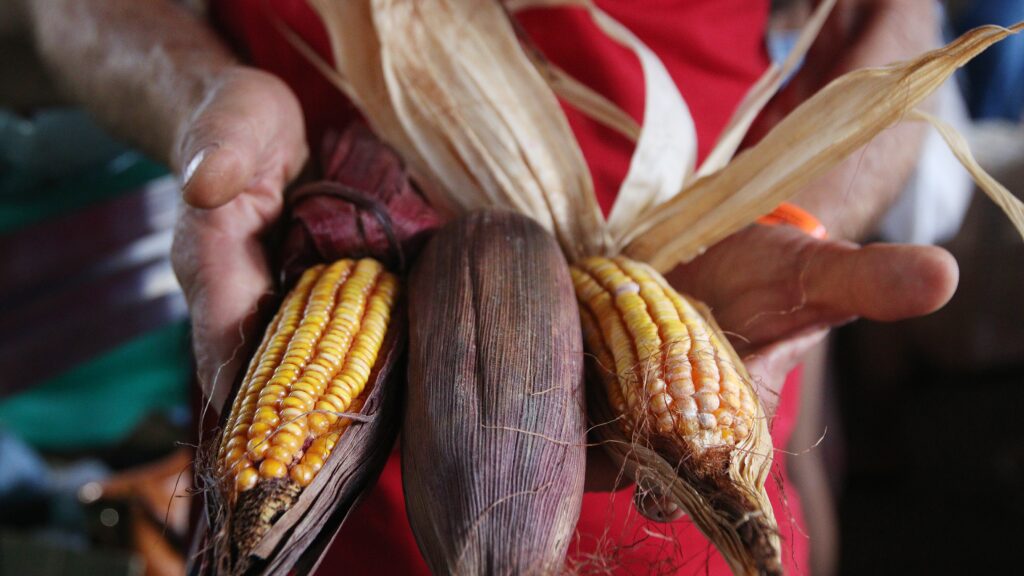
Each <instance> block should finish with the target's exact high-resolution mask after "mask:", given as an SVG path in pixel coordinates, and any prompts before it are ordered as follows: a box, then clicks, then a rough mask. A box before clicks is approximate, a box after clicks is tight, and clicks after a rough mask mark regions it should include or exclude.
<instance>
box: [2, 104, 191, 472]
mask: <svg viewBox="0 0 1024 576" xmlns="http://www.w3.org/2000/svg"><path fill="white" fill-rule="evenodd" d="M166 174H167V169H166V168H164V167H163V166H161V165H159V164H157V163H155V162H153V161H152V160H149V159H147V158H146V157H145V156H143V155H142V154H140V153H138V152H135V151H132V150H130V149H128V148H126V147H125V146H124V145H123V144H121V143H119V142H117V141H115V140H113V139H111V138H110V137H109V136H107V135H106V134H104V133H103V131H102V130H100V129H99V128H98V127H97V126H96V125H95V124H94V123H93V122H92V120H91V119H90V118H89V117H88V115H87V114H86V113H85V112H83V111H81V110H76V109H46V110H40V111H37V112H36V113H34V114H33V115H32V116H31V117H22V116H18V115H16V114H13V113H12V112H11V111H8V110H4V109H0V234H6V233H12V232H14V231H15V230H17V229H19V228H23V227H26V226H30V225H32V224H36V223H38V222H40V221H43V220H46V219H50V218H57V217H60V216H62V215H65V214H68V213H71V212H74V211H76V210H85V209H88V208H89V207H90V206H92V205H94V204H97V203H100V202H103V201H105V200H110V199H113V198H115V197H118V196H122V195H125V194H130V193H132V192H135V191H137V190H138V189H139V188H140V187H141V186H143V185H145V184H146V183H148V182H151V181H153V180H155V179H157V178H159V177H162V176H164V175H166ZM191 370H192V364H191V360H190V351H189V328H188V323H187V322H186V321H179V322H176V323H174V324H170V325H167V326H164V327H163V328H161V329H158V330H155V331H152V332H149V333H147V334H143V335H141V336H139V337H137V338H135V339H133V340H130V341H128V342H126V343H124V344H122V345H120V346H118V347H117V348H114V349H112V350H110V351H108V352H106V353H104V354H103V355H101V356H98V357H96V358H93V359H92V360H90V361H88V362H85V363H83V364H80V365H78V366H76V367H74V368H72V369H71V370H68V371H67V372H65V373H63V374H61V375H60V376H57V377H55V378H52V379H50V380H48V381H46V382H43V383H41V384H39V385H36V386H33V387H32V388H31V389H29V390H26V391H23V392H21V393H19V394H16V395H14V396H11V397H8V398H2V399H0V428H3V429H4V430H5V431H7V432H11V433H14V434H16V435H18V436H19V437H21V438H22V439H23V440H24V441H25V442H27V443H28V444H30V445H32V446H33V447H35V448H40V449H44V450H46V449H48V450H57V451H70V450H75V449H82V448H86V449H88V448H97V447H103V446H109V445H112V444H116V443H118V442H120V441H122V440H124V439H125V437H126V436H127V435H128V434H130V433H131V432H132V431H133V430H135V429H136V427H137V426H138V425H139V424H140V423H141V422H142V420H143V418H145V417H146V416H147V415H149V414H152V413H153V412H154V411H157V412H159V411H166V410H169V409H172V408H181V407H183V406H186V405H187V394H188V383H189V381H190V379H191ZM0 465H2V463H0Z"/></svg>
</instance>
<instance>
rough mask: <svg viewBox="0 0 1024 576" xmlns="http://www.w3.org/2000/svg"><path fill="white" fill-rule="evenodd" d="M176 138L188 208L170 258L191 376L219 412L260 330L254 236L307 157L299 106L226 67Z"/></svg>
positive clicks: (260, 263)
mask: <svg viewBox="0 0 1024 576" xmlns="http://www.w3.org/2000/svg"><path fill="white" fill-rule="evenodd" d="M178 142H179V144H178V146H177V154H176V155H177V162H176V163H177V165H178V167H179V171H180V173H181V175H182V181H183V183H184V184H183V189H184V190H183V193H184V198H185V202H186V204H187V205H186V206H185V208H184V209H183V212H182V213H181V216H180V218H179V220H178V224H177V227H176V229H175V234H174V247H173V249H172V260H173V264H174V271H175V273H176V274H177V276H178V281H179V282H180V283H181V285H182V288H183V289H184V291H185V297H186V299H187V300H188V305H189V310H190V313H191V317H192V330H193V346H194V349H195V356H196V363H197V369H198V375H199V381H200V384H201V386H202V389H203V392H204V393H205V394H206V396H207V398H208V399H209V402H210V404H209V405H210V406H211V407H212V408H214V409H215V410H218V411H219V410H220V409H221V408H222V407H223V406H224V404H225V402H226V400H227V397H228V394H229V392H230V391H231V386H232V385H233V383H234V381H235V377H236V375H237V373H238V371H239V369H240V368H241V367H242V366H244V363H245V360H246V357H245V352H247V349H249V348H251V347H252V344H253V341H254V340H255V339H256V338H258V337H259V334H258V333H257V332H256V331H255V330H256V329H257V326H256V322H255V320H256V319H257V314H256V311H257V307H258V304H259V301H260V299H261V297H263V296H265V295H268V294H269V293H270V291H271V287H272V283H271V277H270V270H269V267H268V264H267V260H266V254H265V252H264V248H263V245H262V242H261V237H262V235H263V234H264V233H265V231H266V230H267V229H268V227H269V226H271V225H272V224H273V223H274V222H275V221H276V220H277V219H278V216H279V215H280V213H281V206H282V191H283V189H284V187H285V186H286V185H287V184H288V182H290V181H291V180H292V179H293V178H295V176H296V175H297V174H298V173H299V171H300V170H301V169H302V166H303V164H304V163H305V161H306V158H307V156H308V150H307V147H306V140H305V129H304V123H303V117H302V111H301V109H300V107H299V103H298V101H297V100H296V98H295V96H294V95H293V94H292V92H291V91H290V90H289V89H288V87H287V86H286V85H285V84H284V83H283V82H282V81H281V80H279V79H278V78H276V77H274V76H272V75H270V74H267V73H265V72H260V71H257V70H254V69H249V68H243V67H232V68H230V69H228V70H227V71H226V72H225V73H222V74H221V75H220V77H219V79H218V81H217V82H214V83H213V87H212V88H211V89H210V90H209V92H208V94H206V95H205V98H204V99H203V102H202V104H201V105H200V106H199V107H198V109H197V110H196V111H195V113H194V114H193V115H192V116H191V118H190V119H189V120H188V121H187V122H185V125H184V126H183V127H182V129H181V132H180V136H179V138H178Z"/></svg>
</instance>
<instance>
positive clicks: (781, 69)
mask: <svg viewBox="0 0 1024 576" xmlns="http://www.w3.org/2000/svg"><path fill="white" fill-rule="evenodd" d="M835 5H836V0H825V1H824V2H821V3H820V4H818V7H817V8H815V9H814V14H812V15H811V18H810V20H808V21H807V24H806V25H805V26H804V28H803V30H801V31H800V37H799V38H797V41H796V44H795V45H794V46H793V48H792V50H790V52H789V54H787V55H786V60H785V61H783V63H782V64H781V65H779V64H776V63H774V62H772V64H771V65H769V66H768V70H765V72H764V74H762V75H761V78H759V79H758V80H757V82H756V83H755V84H754V85H753V86H751V87H750V90H748V91H747V94H746V95H745V96H744V97H743V100H742V101H741V102H740V104H739V106H737V107H736V110H735V111H733V113H732V117H731V118H729V123H728V124H726V125H725V128H724V129H723V130H722V133H721V134H720V135H719V136H718V141H717V142H715V147H714V148H712V149H711V152H709V153H708V155H707V157H706V158H705V159H704V162H703V163H701V165H700V170H698V171H697V177H698V178H700V177H702V176H707V175H708V174H711V173H713V172H717V171H719V170H721V169H722V168H725V165H726V164H728V163H729V161H730V160H732V157H733V155H734V154H736V151H737V150H739V148H740V145H741V144H743V138H744V137H745V136H746V135H747V132H748V131H749V130H750V126H751V125H753V123H754V120H756V119H757V115H758V114H760V113H761V110H764V107H765V106H766V105H767V104H768V102H769V101H770V100H771V99H772V96H774V95H775V94H776V93H777V92H778V91H779V88H781V87H782V83H783V82H785V80H786V78H788V77H789V75H790V74H792V73H793V72H794V71H795V70H796V69H797V67H799V66H800V64H801V63H802V62H803V58H804V56H805V55H806V54H807V52H808V50H810V49H811V44H813V43H814V41H815V40H816V39H817V38H818V34H819V33H820V32H821V28H822V26H824V25H825V20H827V19H828V17H829V15H830V14H831V13H832V9H833V8H834V7H835Z"/></svg>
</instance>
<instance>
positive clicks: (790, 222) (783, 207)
mask: <svg viewBox="0 0 1024 576" xmlns="http://www.w3.org/2000/svg"><path fill="white" fill-rule="evenodd" d="M757 223H758V224H763V225H765V226H781V225H783V224H785V225H787V226H792V227H794V228H799V229H800V230H803V231H804V233H806V234H807V235H808V236H812V237H814V238H817V239H819V240H824V239H825V238H828V231H827V230H825V225H824V224H822V223H821V221H820V220H818V219H817V218H815V217H814V214H811V213H810V212H808V211H806V210H804V209H803V208H801V207H799V206H797V205H796V204H790V203H788V202H783V203H782V204H779V205H778V206H777V207H776V208H775V210H772V211H771V212H769V213H768V214H765V215H764V216H761V217H760V218H758V219H757Z"/></svg>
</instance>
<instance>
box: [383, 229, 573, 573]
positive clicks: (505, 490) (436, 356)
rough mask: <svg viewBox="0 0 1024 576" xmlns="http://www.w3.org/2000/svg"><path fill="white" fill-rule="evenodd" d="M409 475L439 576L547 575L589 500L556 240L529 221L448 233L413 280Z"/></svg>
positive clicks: (405, 462)
mask: <svg viewBox="0 0 1024 576" xmlns="http://www.w3.org/2000/svg"><path fill="white" fill-rule="evenodd" d="M409 336H410V355H409V395H408V402H406V414H405V422H404V423H403V428H402V431H403V435H402V475H403V482H404V485H405V496H406V505H407V511H408V515H409V521H410V524H411V526H412V529H413V532H414V534H415V535H416V539H417V542H418V543H419V546H420V550H421V551H422V552H423V555H424V558H425V559H426V560H427V564H428V565H429V566H430V568H431V570H432V571H433V572H434V573H435V574H467V575H468V574H553V573H560V572H562V571H563V569H564V567H565V553H566V550H567V548H568V546H569V543H570V541H571V539H572V534H573V531H574V530H575V527H576V521H577V519H578V516H579V512H580V506H581V504H582V496H583V478H584V464H585V462H584V458H585V445H586V439H585V429H586V426H585V421H584V401H585V400H584V397H583V382H582V378H583V354H582V348H583V343H582V341H581V336H580V328H579V320H578V313H577V310H576V304H575V301H574V298H573V292H572V280H571V278H570V277H569V274H568V266H567V265H566V262H565V258H564V257H563V256H562V254H561V252H560V251H559V249H558V246H557V244H556V243H555V241H554V238H553V237H551V235H549V234H548V233H547V232H545V231H544V230H543V229H542V228H541V227H540V226H539V225H537V224H536V223H535V222H533V221H532V220H530V219H528V218H526V217H525V216H520V215H516V214H511V213H503V212H488V211H483V212H474V213H470V214H468V215H466V216H463V217H461V218H459V219H458V220H456V221H454V222H452V223H451V224H449V225H448V226H446V227H444V228H442V229H441V230H440V231H439V232H438V233H437V234H436V235H435V236H434V238H433V239H432V240H431V241H430V243H429V244H428V245H427V247H426V248H425V250H424V252H423V254H422V255H421V257H420V259H419V261H418V262H417V264H416V267H415V268H414V270H413V273H412V275H411V277H410V332H409Z"/></svg>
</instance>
